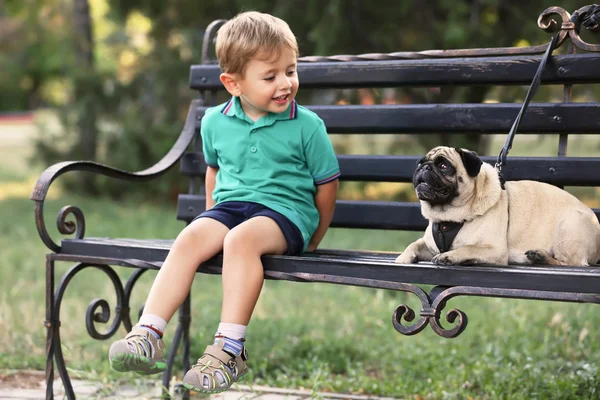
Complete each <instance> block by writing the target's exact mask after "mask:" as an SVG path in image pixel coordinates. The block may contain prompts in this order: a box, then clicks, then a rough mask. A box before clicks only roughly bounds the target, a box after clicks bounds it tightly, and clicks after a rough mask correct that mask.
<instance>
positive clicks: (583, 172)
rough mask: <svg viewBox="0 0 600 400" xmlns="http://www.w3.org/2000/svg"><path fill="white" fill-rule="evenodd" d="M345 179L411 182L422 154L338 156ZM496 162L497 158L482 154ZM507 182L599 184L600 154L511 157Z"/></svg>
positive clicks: (193, 172)
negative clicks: (589, 155)
mask: <svg viewBox="0 0 600 400" xmlns="http://www.w3.org/2000/svg"><path fill="white" fill-rule="evenodd" d="M337 158H338V161H339V163H340V170H341V173H342V175H341V176H340V180H342V181H364V182H412V176H413V172H414V170H415V168H416V166H417V162H418V161H419V160H420V159H421V157H419V156H381V155H338V156H337ZM482 159H483V160H484V161H485V162H487V163H489V164H491V165H494V164H495V162H496V160H497V157H490V156H486V157H482ZM180 170H181V173H182V174H183V175H185V176H191V177H194V176H196V177H203V176H204V175H205V173H206V164H205V163H204V157H203V155H202V153H200V152H189V153H186V154H185V155H184V156H183V158H182V159H181V164H180ZM503 174H504V178H505V179H506V180H508V181H517V180H534V181H540V182H547V183H550V184H553V185H558V186H567V185H568V186H600V157H509V158H508V161H507V164H506V166H505V167H504V169H503Z"/></svg>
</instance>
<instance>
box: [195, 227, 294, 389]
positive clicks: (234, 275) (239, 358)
mask: <svg viewBox="0 0 600 400" xmlns="http://www.w3.org/2000/svg"><path fill="white" fill-rule="evenodd" d="M286 250H287V242H286V240H285V237H284V236H283V233H282V232H281V229H280V228H279V225H277V223H276V222H275V221H273V220H272V219H271V218H269V217H265V216H259V217H254V218H250V219H249V220H247V221H245V222H243V223H241V224H240V225H238V226H236V227H235V228H233V229H232V230H231V231H230V232H229V233H228V234H227V235H226V236H225V242H224V244H223V272H222V280H223V308H222V310H221V323H220V324H219V329H218V331H217V333H218V335H219V336H216V338H215V339H216V340H215V342H214V344H212V345H209V346H208V347H207V348H206V350H205V352H204V354H203V355H202V357H201V358H200V359H199V360H198V362H197V363H196V365H194V367H193V368H192V369H191V370H189V371H188V372H187V373H186V374H185V376H184V378H183V385H184V386H185V387H186V388H188V389H191V390H195V391H199V392H206V393H216V392H221V391H223V390H226V389H228V388H229V387H230V386H231V385H232V384H233V383H235V382H238V381H239V380H240V379H242V378H243V377H244V376H245V375H246V373H247V372H248V368H247V366H246V359H247V358H246V356H247V355H246V352H245V350H244V345H243V342H244V339H245V331H246V326H247V325H248V322H250V317H251V316H252V312H253V311H254V306H255V305H256V301H257V300H258V297H259V295H260V291H261V289H262V285H263V281H264V271H263V265H262V262H261V259H260V257H261V256H262V255H263V254H283V253H285V251H286Z"/></svg>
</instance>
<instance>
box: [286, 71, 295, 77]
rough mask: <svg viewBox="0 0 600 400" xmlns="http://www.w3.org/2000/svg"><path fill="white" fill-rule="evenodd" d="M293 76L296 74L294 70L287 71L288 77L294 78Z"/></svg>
mask: <svg viewBox="0 0 600 400" xmlns="http://www.w3.org/2000/svg"><path fill="white" fill-rule="evenodd" d="M295 74H296V70H291V71H288V73H287V75H288V76H294V75H295Z"/></svg>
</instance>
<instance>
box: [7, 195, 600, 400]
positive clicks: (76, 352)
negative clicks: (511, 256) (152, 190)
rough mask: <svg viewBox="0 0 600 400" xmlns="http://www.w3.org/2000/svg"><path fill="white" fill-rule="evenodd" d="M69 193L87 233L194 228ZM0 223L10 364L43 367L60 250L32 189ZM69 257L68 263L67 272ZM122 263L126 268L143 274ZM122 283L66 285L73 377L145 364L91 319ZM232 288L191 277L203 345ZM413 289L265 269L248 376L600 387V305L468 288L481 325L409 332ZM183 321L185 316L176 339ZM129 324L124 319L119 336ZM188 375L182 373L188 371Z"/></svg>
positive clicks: (138, 295) (353, 236)
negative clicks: (52, 246) (130, 358)
mask: <svg viewBox="0 0 600 400" xmlns="http://www.w3.org/2000/svg"><path fill="white" fill-rule="evenodd" d="M65 204H74V205H78V206H80V207H81V208H82V210H83V212H84V214H85V215H86V225H87V233H86V236H112V237H136V238H173V237H174V236H175V235H176V234H177V233H178V232H179V230H180V229H181V228H182V227H183V225H182V223H181V222H178V221H176V220H175V214H174V209H175V208H174V207H166V206H156V205H150V204H141V205H140V204H137V203H133V202H131V201H122V202H119V203H118V204H114V203H113V202H111V201H109V200H105V199H83V198H69V199H68V200H65V201H62V202H60V203H59V202H57V201H56V200H51V201H50V202H49V204H48V205H47V206H46V209H47V211H46V215H47V223H48V224H50V223H51V222H52V221H53V220H54V218H55V217H54V216H55V215H56V211H57V210H58V209H59V207H61V206H63V205H65ZM0 232H2V234H1V235H0V248H2V255H3V257H2V260H3V264H2V268H0V330H1V331H2V332H3V340H2V341H0V365H1V366H3V368H11V369H20V368H35V369H43V367H44V348H45V330H44V326H43V320H44V312H45V304H44V288H45V282H44V254H45V253H46V252H47V250H46V248H45V247H44V246H43V244H42V243H41V241H40V240H39V238H38V236H37V232H36V229H35V224H34V219H33V203H32V202H31V201H29V200H27V199H25V198H22V197H20V198H7V199H4V200H0ZM415 235H416V234H414V233H403V232H369V231H367V232H365V231H352V230H343V229H335V230H331V231H330V232H329V233H328V235H327V236H326V238H325V240H324V243H323V245H322V247H338V248H357V249H358V248H361V249H378V250H389V251H399V250H401V249H403V248H404V246H405V244H406V243H407V242H408V241H409V240H411V239H413V238H414V237H415ZM56 237H57V236H56ZM69 267H70V265H69V264H67V263H59V264H58V274H57V281H58V279H59V278H60V277H61V276H62V274H63V273H64V272H65V271H66V270H67V268H69ZM119 271H120V272H119V273H120V274H121V275H122V276H123V277H126V276H128V274H129V273H130V270H128V269H123V268H119ZM153 276H154V273H153V272H150V273H147V274H146V275H145V276H144V277H143V278H142V279H141V281H140V282H139V283H138V284H137V286H136V289H135V291H134V296H133V299H132V309H133V310H137V309H139V307H140V306H141V305H142V303H143V301H144V297H145V294H146V293H147V290H148V288H149V285H150V284H151V281H152V278H153ZM111 286H112V285H111V283H110V280H109V279H108V278H107V277H106V276H105V275H104V274H103V273H101V272H98V271H94V270H86V271H84V272H82V273H80V274H79V275H77V276H76V277H75V278H74V280H73V282H72V283H71V284H70V285H69V288H68V289H67V292H66V294H65V297H64V300H63V304H62V309H61V316H60V319H61V322H62V326H61V335H62V340H63V351H64V353H65V357H66V359H67V365H69V366H70V368H71V370H70V372H71V374H72V376H85V377H87V378H92V379H98V380H102V381H105V382H106V383H107V385H111V384H113V383H115V382H117V380H119V379H123V378H127V379H133V377H134V376H135V375H130V374H125V375H118V374H116V373H114V372H112V371H110V369H109V365H108V362H107V360H106V353H107V350H108V347H109V345H110V341H111V340H112V339H110V340H108V341H96V340H94V339H91V338H90V337H89V336H88V334H87V332H86V329H85V310H86V308H87V306H88V304H89V303H90V302H91V301H92V300H94V299H96V298H103V299H106V300H107V301H108V302H109V303H110V304H111V305H112V306H113V307H114V304H115V294H114V291H113V290H112V289H111ZM220 293H221V288H220V281H219V277H218V276H204V275H198V276H197V278H196V281H195V283H194V286H193V288H192V302H193V305H192V310H193V311H192V312H193V315H192V335H191V340H192V346H193V349H192V356H194V357H199V356H200V354H201V352H202V350H203V349H204V346H206V344H207V343H208V342H210V340H211V336H212V335H213V334H214V331H215V329H216V326H217V324H218V320H219V306H220ZM402 302H408V304H409V305H411V306H412V307H413V308H416V309H418V303H417V302H416V301H415V299H414V298H412V297H411V296H410V295H407V294H404V293H394V292H389V291H384V290H376V289H366V288H354V287H344V286H336V285H326V284H306V283H291V282H273V281H268V282H266V285H265V288H264V291H263V294H262V297H261V299H260V301H259V303H258V305H257V308H256V312H255V315H254V318H253V321H252V323H251V325H250V328H249V332H248V334H249V336H248V350H249V352H250V364H249V366H250V369H251V373H250V379H249V380H248V383H250V384H257V385H258V384H261V385H262V384H266V385H273V386H280V387H288V388H299V387H302V388H309V389H314V390H318V391H335V392H352V393H371V394H377V395H385V396H394V397H402V398H407V399H467V398H473V399H528V400H530V399H598V398H600V341H599V340H598V338H599V337H600V308H599V307H598V306H597V305H577V304H567V303H558V302H536V301H522V300H509V299H486V298H483V299H480V298H474V297H463V298H457V299H454V300H452V301H451V302H450V304H449V306H450V307H451V308H452V307H456V308H459V309H461V310H463V311H464V312H465V313H467V314H468V316H469V326H468V328H467V329H466V331H465V332H464V333H463V334H462V335H461V336H459V337H458V338H456V339H443V338H440V337H438V336H437V335H435V334H434V333H433V331H431V329H430V328H427V329H426V330H425V331H424V332H423V333H421V334H419V335H416V336H412V337H406V336H402V335H400V334H399V333H397V332H396V331H395V330H394V329H393V326H392V323H391V316H392V312H393V311H394V309H395V308H396V307H397V306H398V305H399V304H400V303H402ZM113 311H114V310H113ZM174 321H175V319H174ZM101 328H102V326H100V325H99V329H101ZM174 330H175V324H174V323H173V324H172V325H171V326H169V328H168V329H167V332H166V338H167V345H168V344H169V341H168V339H169V337H172V335H173V333H174ZM124 334H125V330H124V328H121V329H120V330H119V332H118V334H117V336H118V337H119V338H120V337H121V336H123V335H124ZM115 338H116V337H115ZM177 374H178V378H179V379H181V371H180V370H177ZM157 379H159V378H158V377H157Z"/></svg>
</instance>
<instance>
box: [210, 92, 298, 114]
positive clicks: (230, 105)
mask: <svg viewBox="0 0 600 400" xmlns="http://www.w3.org/2000/svg"><path fill="white" fill-rule="evenodd" d="M221 113H223V114H225V115H227V116H229V117H237V118H240V119H243V120H246V119H248V117H247V116H246V114H244V110H243V109H242V105H241V104H240V98H239V97H236V96H233V97H232V98H231V99H229V101H228V102H227V103H225V105H224V106H223V108H222V109H221ZM297 116H298V103H296V99H294V100H292V102H291V103H290V105H289V106H288V108H287V109H286V110H285V111H283V112H280V113H277V114H275V113H268V114H267V115H266V116H265V117H267V119H273V120H286V119H296V117H297ZM263 118H264V117H263Z"/></svg>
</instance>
